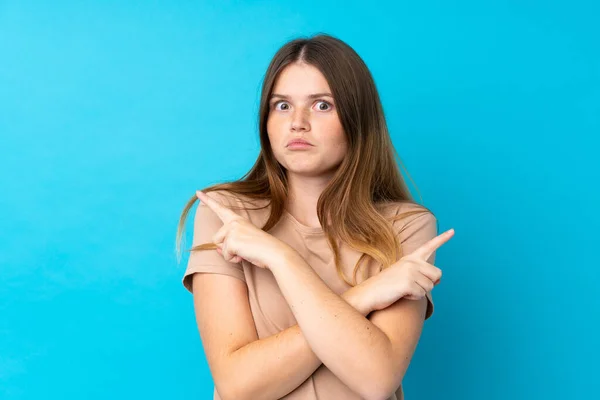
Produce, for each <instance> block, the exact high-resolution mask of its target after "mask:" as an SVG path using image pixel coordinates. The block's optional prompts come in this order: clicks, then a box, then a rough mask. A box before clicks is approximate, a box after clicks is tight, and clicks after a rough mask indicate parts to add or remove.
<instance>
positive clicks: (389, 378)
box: [269, 251, 427, 399]
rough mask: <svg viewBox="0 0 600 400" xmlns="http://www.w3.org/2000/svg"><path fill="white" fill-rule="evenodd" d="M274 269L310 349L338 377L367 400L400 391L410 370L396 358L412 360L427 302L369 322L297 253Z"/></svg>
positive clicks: (401, 305)
mask: <svg viewBox="0 0 600 400" xmlns="http://www.w3.org/2000/svg"><path fill="white" fill-rule="evenodd" d="M269 269H270V270H271V271H272V272H273V275H274V276H275V279H276V280H277V283H278V285H279V288H280V290H281V292H282V293H283V295H284V297H285V299H286V300H287V303H288V304H289V306H290V308H291V310H292V312H293V314H294V316H295V318H296V321H297V322H298V325H299V326H300V329H301V330H302V333H303V334H304V337H305V338H306V340H307V342H308V343H309V345H310V347H311V348H312V350H313V351H314V353H315V354H316V355H317V357H319V359H320V360H321V361H322V362H323V364H325V366H326V367H327V368H329V369H330V370H331V372H332V373H333V374H335V375H336V376H337V377H338V378H339V379H340V380H341V381H342V382H344V383H345V384H346V385H347V386H348V387H350V388H351V389H352V390H354V391H355V392H357V393H358V394H360V395H361V396H362V397H363V398H365V399H385V398H387V397H388V396H389V394H391V393H392V392H393V391H394V390H396V389H397V387H398V385H399V384H400V382H401V377H400V380H398V377H399V375H404V371H403V370H405V368H402V371H400V370H399V368H398V364H399V363H398V362H397V357H399V356H400V357H402V360H403V361H404V360H406V359H410V358H411V357H412V353H413V351H414V349H415V348H416V344H417V342H418V339H419V336H420V333H421V329H422V326H423V320H424V315H425V307H426V304H427V303H426V302H427V300H426V299H425V298H423V299H421V300H419V301H414V300H404V299H402V300H400V301H398V302H396V303H394V304H393V305H392V306H390V307H388V308H386V309H384V310H379V311H376V312H374V313H373V314H372V320H369V319H368V318H366V317H364V316H363V315H362V314H360V313H359V312H358V311H356V310H355V309H354V308H353V307H352V306H350V305H349V304H348V303H347V302H345V301H344V300H343V299H341V298H340V297H339V296H338V295H336V294H335V293H334V292H333V291H332V290H331V289H329V287H328V286H327V285H326V284H325V282H323V281H322V280H321V278H320V277H319V276H318V275H317V273H316V272H314V270H313V269H312V268H311V267H310V265H308V264H307V263H306V261H305V260H304V259H303V258H302V257H301V256H300V255H299V254H298V253H297V252H295V251H289V252H286V253H285V254H282V255H281V257H280V258H279V259H278V260H276V261H275V262H272V263H270V265H269ZM378 325H381V327H380V326H378ZM382 327H383V329H385V331H384V330H382ZM398 327H400V329H398ZM390 328H391V329H390ZM388 333H393V335H391V336H392V337H389V336H388Z"/></svg>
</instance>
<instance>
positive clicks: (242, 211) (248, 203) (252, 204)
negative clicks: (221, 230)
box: [205, 189, 269, 223]
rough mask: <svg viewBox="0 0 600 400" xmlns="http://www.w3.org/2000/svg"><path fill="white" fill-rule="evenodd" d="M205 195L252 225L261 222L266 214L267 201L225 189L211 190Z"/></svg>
mask: <svg viewBox="0 0 600 400" xmlns="http://www.w3.org/2000/svg"><path fill="white" fill-rule="evenodd" d="M205 193H207V194H208V195H209V196H210V197H212V198H213V199H215V200H217V201H218V202H220V203H221V204H223V205H224V206H226V207H227V208H229V209H231V210H232V211H233V212H235V213H236V214H238V215H240V216H242V217H244V218H247V219H249V220H251V221H252V222H253V223H256V222H257V221H260V220H262V219H263V218H264V215H265V213H268V210H267V208H268V207H266V206H268V205H269V201H268V200H256V199H252V198H251V197H249V196H245V195H241V194H238V193H234V192H231V191H229V190H225V189H218V190H212V191H210V192H205ZM267 215H268V214H267Z"/></svg>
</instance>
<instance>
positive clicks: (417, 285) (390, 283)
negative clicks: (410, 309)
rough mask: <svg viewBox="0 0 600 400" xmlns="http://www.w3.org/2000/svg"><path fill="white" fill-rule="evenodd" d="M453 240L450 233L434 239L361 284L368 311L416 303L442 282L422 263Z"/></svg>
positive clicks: (437, 272) (438, 273)
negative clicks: (403, 301)
mask: <svg viewBox="0 0 600 400" xmlns="http://www.w3.org/2000/svg"><path fill="white" fill-rule="evenodd" d="M452 236H454V229H450V230H448V231H446V232H444V233H442V234H441V235H438V236H436V237H434V238H433V239H431V240H429V241H428V242H427V243H425V244H423V245H421V247H419V248H418V249H416V250H415V251H413V252H412V253H410V254H408V255H406V256H404V257H402V258H401V259H400V260H398V261H397V262H395V263H394V264H392V265H391V266H390V267H388V268H386V269H384V270H383V271H381V272H380V273H378V274H377V275H375V276H372V277H371V278H369V279H367V280H366V281H364V282H363V284H365V285H366V286H367V287H368V292H369V295H368V297H369V299H368V304H369V306H370V309H371V310H372V311H376V310H383V309H384V308H387V307H389V306H390V305H392V304H393V303H395V302H396V301H397V300H399V299H401V298H406V299H409V300H419V299H421V298H423V297H424V296H425V295H426V293H427V292H428V291H430V290H431V289H433V287H434V286H435V285H437V284H438V283H439V282H440V279H441V278H442V270H441V269H439V268H438V267H436V266H434V265H433V264H429V263H428V262H427V261H426V260H427V259H429V257H430V256H431V254H432V253H433V252H434V251H436V250H437V249H438V248H439V247H440V246H441V245H442V244H444V243H446V242H447V241H448V240H450V238H451V237H452Z"/></svg>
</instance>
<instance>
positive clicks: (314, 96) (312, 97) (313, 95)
mask: <svg viewBox="0 0 600 400" xmlns="http://www.w3.org/2000/svg"><path fill="white" fill-rule="evenodd" d="M323 96H329V97H333V96H332V95H331V93H326V92H323V93H313V94H309V95H308V96H306V98H307V99H316V98H318V97H323ZM274 97H281V98H282V99H289V98H290V96H288V95H285V94H278V93H273V94H272V95H271V99H272V98H274Z"/></svg>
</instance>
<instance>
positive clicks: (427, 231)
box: [399, 212, 438, 319]
mask: <svg viewBox="0 0 600 400" xmlns="http://www.w3.org/2000/svg"><path fill="white" fill-rule="evenodd" d="M407 219H408V222H406V223H405V224H402V228H401V230H400V233H399V236H400V243H401V245H402V255H403V256H405V255H407V254H410V253H412V252H413V251H415V250H416V249H417V248H419V247H421V246H422V245H423V244H425V243H426V242H428V241H429V240H431V239H433V238H434V237H436V236H437V235H438V233H437V232H438V229H437V219H436V218H435V216H434V215H433V214H432V213H431V212H426V213H423V214H417V215H416V216H410V217H407ZM400 221H405V220H400ZM434 261H435V252H433V253H432V254H431V256H430V257H429V259H427V262H428V263H430V264H433V263H434ZM427 300H428V304H427V313H426V314H425V319H428V318H429V317H431V314H433V298H432V296H431V292H427Z"/></svg>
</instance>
